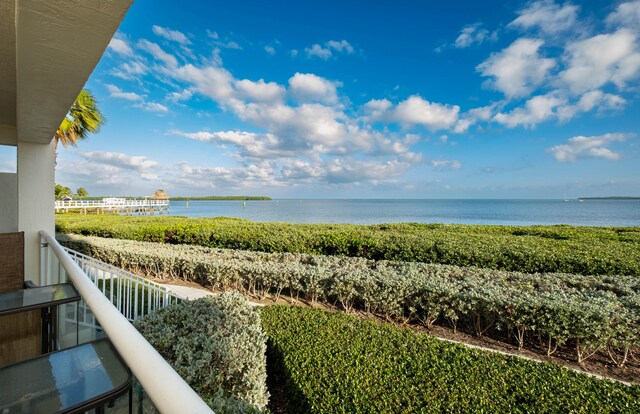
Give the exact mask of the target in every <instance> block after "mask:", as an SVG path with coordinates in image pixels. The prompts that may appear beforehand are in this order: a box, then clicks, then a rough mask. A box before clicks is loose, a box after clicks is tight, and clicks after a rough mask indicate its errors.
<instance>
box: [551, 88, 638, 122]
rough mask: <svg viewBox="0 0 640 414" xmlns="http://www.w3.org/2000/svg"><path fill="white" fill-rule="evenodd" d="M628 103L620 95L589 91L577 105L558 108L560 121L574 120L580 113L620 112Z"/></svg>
mask: <svg viewBox="0 0 640 414" xmlns="http://www.w3.org/2000/svg"><path fill="white" fill-rule="evenodd" d="M626 103H627V101H626V100H625V99H624V98H622V97H621V96H618V95H613V94H610V93H604V92H602V91H600V90H595V91H589V92H587V93H585V94H584V95H582V96H581V97H580V99H578V101H577V102H576V103H575V104H568V105H564V106H561V107H559V108H558V111H557V112H558V119H559V120H560V121H566V120H569V119H571V118H573V117H574V116H575V115H576V114H578V113H580V112H589V111H591V110H593V109H596V108H597V109H598V110H599V111H600V112H602V111H606V110H613V111H615V110H620V109H622V108H623V107H624V106H625V104H626Z"/></svg>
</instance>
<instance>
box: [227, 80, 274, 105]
mask: <svg viewBox="0 0 640 414" xmlns="http://www.w3.org/2000/svg"><path fill="white" fill-rule="evenodd" d="M235 87H236V89H237V90H238V92H240V94H241V95H242V96H244V97H246V98H249V99H251V100H254V101H260V102H273V101H279V100H281V99H282V97H283V96H284V93H285V90H284V88H283V87H282V86H280V85H278V84H277V83H275V82H265V81H264V80H263V79H260V80H258V81H257V82H253V81H251V80H249V79H243V80H240V81H236V82H235Z"/></svg>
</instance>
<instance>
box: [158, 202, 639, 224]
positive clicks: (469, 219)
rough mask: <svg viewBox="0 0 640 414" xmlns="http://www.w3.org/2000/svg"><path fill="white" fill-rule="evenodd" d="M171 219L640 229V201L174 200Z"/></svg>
mask: <svg viewBox="0 0 640 414" xmlns="http://www.w3.org/2000/svg"><path fill="white" fill-rule="evenodd" d="M169 214H170V215H172V216H188V217H238V218H243V219H248V220H251V221H259V222H289V223H351V224H380V223H409V222H412V223H448V224H449V223H456V224H500V225H534V224H544V225H548V224H571V225H578V226H640V200H584V201H582V202H580V201H578V200H568V201H564V200H561V199H560V200H484V199H483V200H468V199H466V200H464V199H463V200H461V199H456V200H424V199H421V200H406V199H395V200H371V199H367V200H354V199H349V200H326V199H322V200H309V199H304V200H270V201H246V202H243V201H196V200H190V201H189V202H188V205H187V202H185V201H172V202H171V209H170V213H169Z"/></svg>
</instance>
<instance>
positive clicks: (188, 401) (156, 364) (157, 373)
mask: <svg viewBox="0 0 640 414" xmlns="http://www.w3.org/2000/svg"><path fill="white" fill-rule="evenodd" d="M40 236H41V239H42V246H43V250H44V251H43V252H42V254H41V273H40V283H41V284H42V285H45V284H52V283H61V282H66V281H70V282H71V283H73V285H74V286H75V288H76V289H77V290H78V292H79V293H80V295H81V297H82V302H83V303H84V304H85V305H86V306H87V307H88V308H89V309H90V311H91V313H92V314H93V315H94V317H95V319H96V320H97V322H98V323H99V324H100V326H101V327H102V330H103V331H104V332H105V333H106V334H107V336H108V337H109V339H110V340H111V343H113V345H114V346H115V348H116V349H117V350H118V352H119V353H120V355H121V356H122V359H124V361H125V362H126V364H127V365H128V366H129V368H130V369H131V372H133V375H134V376H135V377H136V379H137V380H138V382H139V383H140V385H141V386H142V388H143V389H144V391H145V392H146V393H147V395H148V396H149V398H150V399H151V401H152V402H153V404H154V405H155V407H156V408H157V409H158V410H160V412H161V413H186V412H188V413H212V411H211V409H210V408H209V406H207V405H206V404H205V402H204V401H203V400H202V399H201V398H200V396H198V394H197V393H196V392H195V391H193V389H192V388H191V387H190V386H189V384H187V383H186V382H185V381H184V380H183V379H182V377H180V375H178V373H176V372H175V371H174V370H173V368H171V365H169V363H168V362H167V361H165V359H164V358H163V357H162V356H161V355H160V354H159V353H158V352H157V351H156V350H155V349H154V348H153V346H151V344H149V342H147V340H146V339H144V337H143V336H142V335H141V334H140V332H138V331H137V330H136V328H134V327H133V325H132V324H131V323H130V321H129V319H127V317H125V316H124V315H123V314H122V313H121V312H120V311H119V310H118V308H116V307H115V306H114V305H113V303H112V302H111V300H110V298H109V297H107V296H106V295H105V293H103V291H102V290H101V289H99V287H98V286H99V285H100V283H98V284H96V283H94V281H93V280H92V279H91V278H90V277H89V276H88V275H87V274H86V273H85V272H84V271H83V269H82V268H81V267H80V265H79V264H78V263H76V261H75V260H74V259H73V258H72V257H71V256H70V255H69V253H68V252H67V251H66V250H65V249H64V248H63V247H62V246H60V244H59V243H58V242H57V241H56V240H55V239H54V238H53V237H51V236H50V235H49V234H48V233H47V232H45V231H40ZM103 275H104V273H103ZM95 280H98V281H99V280H103V281H106V280H109V282H108V283H109V284H110V283H111V281H112V280H114V279H113V278H111V279H100V278H97V279H95ZM102 285H103V286H104V282H103V283H102ZM123 286H124V284H123ZM138 286H139V285H138ZM111 292H115V291H109V294H111ZM114 294H115V293H114ZM136 297H137V296H136ZM122 298H123V300H124V295H123V296H122ZM129 302H135V299H134V300H133V301H131V300H130V301H129ZM125 308H126V307H125ZM136 309H137V308H136ZM138 312H139V313H138V314H140V311H139V310H138ZM134 314H135V311H134Z"/></svg>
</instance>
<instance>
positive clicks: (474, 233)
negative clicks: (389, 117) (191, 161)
mask: <svg viewBox="0 0 640 414" xmlns="http://www.w3.org/2000/svg"><path fill="white" fill-rule="evenodd" d="M56 223H57V229H58V231H61V232H64V233H77V234H83V235H93V236H100V237H112V238H120V239H131V240H138V241H150V242H162V243H171V244H193V245H199V246H205V247H221V248H229V249H243V250H253V251H262V252H269V253H281V252H291V253H307V254H323V255H344V256H353V257H364V258H368V259H374V260H395V261H409V262H424V263H440V264H450V265H456V266H475V267H483V268H489V269H499V270H511V271H521V272H527V273H535V272H565V273H577V274H611V275H613V274H628V275H638V274H640V228H638V227H620V228H613V227H572V226H532V227H524V226H474V225H444V224H384V225H373V226H362V225H347V224H342V225H328V224H287V223H255V222H251V221H247V220H241V219H229V218H213V219H212V218H186V217H139V216H138V217H126V216H117V215H79V214H66V215H57V217H56Z"/></svg>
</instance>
